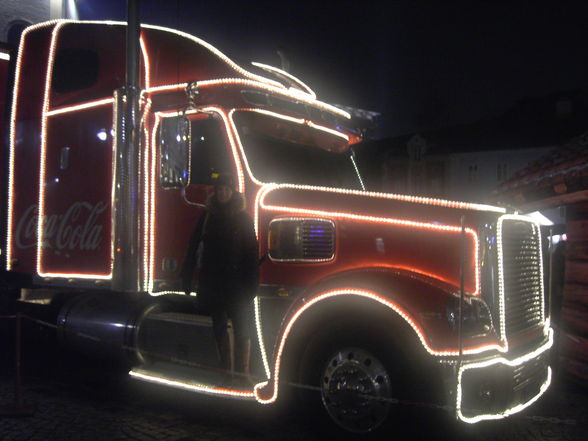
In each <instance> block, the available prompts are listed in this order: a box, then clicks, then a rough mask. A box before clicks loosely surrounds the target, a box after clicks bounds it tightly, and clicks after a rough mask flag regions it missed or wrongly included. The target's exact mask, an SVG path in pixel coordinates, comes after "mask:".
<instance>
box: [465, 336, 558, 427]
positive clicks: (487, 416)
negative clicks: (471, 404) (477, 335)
mask: <svg viewBox="0 0 588 441" xmlns="http://www.w3.org/2000/svg"><path fill="white" fill-rule="evenodd" d="M551 346H553V329H549V334H548V341H547V342H546V343H545V344H543V345H541V346H540V347H538V348H537V349H535V350H534V351H531V352H529V353H527V354H525V355H523V356H521V357H519V358H516V359H514V360H508V359H506V358H504V357H498V358H494V359H492V360H486V361H480V362H475V363H466V364H462V365H461V366H460V368H459V371H458V375H457V390H456V414H457V416H458V418H459V419H460V420H462V421H464V422H466V423H469V424H474V423H477V422H479V421H482V420H497V419H502V418H505V417H507V416H509V415H512V414H515V413H517V412H520V411H522V410H524V409H526V408H527V407H529V406H530V405H531V404H533V403H534V402H535V401H537V400H538V399H539V397H541V395H543V393H544V392H545V391H546V390H547V389H548V388H549V385H550V384H551V367H549V366H547V378H546V380H545V382H544V383H543V385H542V386H541V388H540V390H539V393H538V394H537V395H535V396H534V397H533V398H531V399H530V400H529V401H527V402H526V403H521V404H518V405H516V406H513V407H511V408H509V409H506V410H505V411H503V412H500V413H496V414H483V415H478V416H475V417H466V416H464V415H463V413H462V412H461V399H462V385H461V383H462V376H463V373H464V371H466V370H469V369H480V368H486V367H488V366H492V365H494V364H499V363H500V364H505V365H507V366H510V367H514V366H519V365H521V364H523V363H525V362H527V361H529V360H531V359H533V358H536V357H538V356H540V355H541V354H543V353H544V352H545V351H547V350H548V349H549V348H551Z"/></svg>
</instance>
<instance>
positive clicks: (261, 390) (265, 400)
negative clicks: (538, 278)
mask: <svg viewBox="0 0 588 441" xmlns="http://www.w3.org/2000/svg"><path fill="white" fill-rule="evenodd" d="M338 296H358V297H363V298H366V299H370V300H374V301H376V302H378V303H380V304H382V305H384V306H386V307H388V308H390V309H391V310H393V311H394V312H396V313H397V314H398V315H399V316H400V317H402V318H403V319H404V320H405V321H406V322H407V323H408V325H409V326H410V327H411V328H412V329H413V330H414V332H415V333H416V335H417V337H418V339H419V341H420V342H421V344H422V346H423V347H424V348H425V350H426V351H427V352H428V353H429V354H430V355H433V356H437V357H448V356H458V355H459V351H458V350H457V349H449V350H439V349H434V348H433V347H432V346H431V345H430V344H429V343H428V342H427V340H426V336H425V333H424V332H423V330H422V329H421V327H420V326H419V325H418V324H417V322H416V320H414V319H413V318H412V316H411V315H410V314H409V313H408V312H406V311H405V310H404V309H403V308H401V307H400V306H399V305H398V304H396V303H394V302H393V301H391V300H390V299H387V298H385V297H382V296H380V295H378V294H377V293H374V292H371V291H367V290H362V289H357V288H341V289H335V290H331V291H326V292H323V293H321V294H318V295H316V296H315V297H313V298H312V299H310V300H308V301H307V302H306V303H304V304H303V305H302V306H301V307H300V308H298V309H297V310H296V311H295V312H294V313H293V314H292V315H291V317H290V318H289V319H288V320H287V324H286V326H285V327H284V328H283V331H282V333H281V335H280V337H279V343H278V345H277V346H276V347H277V351H276V355H275V358H274V370H273V376H272V378H271V380H270V381H264V382H261V383H258V384H257V385H255V388H254V392H255V397H256V399H257V401H258V402H260V403H262V404H271V403H274V402H275V401H276V400H277V398H278V385H279V377H280V368H281V362H282V355H283V351H284V347H285V345H286V341H287V339H288V336H289V334H290V332H291V331H292V328H293V327H294V325H295V323H296V322H297V321H298V319H299V318H300V316H301V315H302V314H303V313H304V312H305V311H307V310H308V309H309V308H310V307H312V306H314V305H315V304H317V303H319V302H321V301H323V300H326V299H329V298H333V297H338ZM490 350H498V351H503V350H504V348H503V347H501V346H499V345H497V344H487V345H480V346H473V347H468V348H465V349H463V354H466V355H474V354H480V353H482V352H485V351H490ZM270 386H271V390H270V396H269V397H264V396H263V395H264V394H265V393H267V392H268V390H267V388H268V387H270Z"/></svg>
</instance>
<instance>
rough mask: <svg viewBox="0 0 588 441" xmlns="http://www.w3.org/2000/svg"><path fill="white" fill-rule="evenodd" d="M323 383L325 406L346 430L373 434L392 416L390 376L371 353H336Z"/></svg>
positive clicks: (351, 349) (351, 350) (353, 350)
mask: <svg viewBox="0 0 588 441" xmlns="http://www.w3.org/2000/svg"><path fill="white" fill-rule="evenodd" d="M321 378H322V380H321V395H322V400H323V405H324V406H325V409H326V410H327V412H328V414H329V416H330V417H331V418H332V419H333V420H334V421H335V422H336V423H337V424H338V425H339V426H341V427H342V428H343V429H345V430H349V431H352V432H370V431H372V430H374V429H376V428H377V427H378V426H379V425H380V424H382V422H383V421H384V420H385V419H386V417H387V416H388V411H389V407H390V402H389V401H387V400H386V399H387V398H389V397H390V377H389V374H388V371H387V370H386V368H385V366H384V365H383V364H382V362H380V361H379V360H378V359H377V358H376V357H374V356H373V355H372V354H371V353H369V352H368V351H366V350H364V349H361V348H355V347H349V348H344V349H342V350H339V351H337V352H336V353H334V354H333V355H332V356H331V357H330V358H329V360H328V362H327V364H326V365H325V366H324V368H323V371H322V377H321Z"/></svg>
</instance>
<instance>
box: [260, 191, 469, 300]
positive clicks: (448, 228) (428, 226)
mask: <svg viewBox="0 0 588 441" xmlns="http://www.w3.org/2000/svg"><path fill="white" fill-rule="evenodd" d="M278 187H279V186H276V187H273V188H271V189H270V190H268V191H266V192H264V193H263V195H262V196H261V197H260V198H259V207H260V208H263V209H264V210H266V211H279V212H287V213H294V214H298V215H310V216H320V217H327V218H337V219H346V220H351V221H361V222H373V223H380V224H389V225H396V226H401V227H409V228H419V229H425V230H433V231H443V232H451V233H458V234H461V231H462V227H461V226H452V225H441V224H432V223H427V222H417V221H411V220H405V219H394V218H386V217H376V216H364V215H360V214H354V213H344V212H330V211H322V210H310V209H306V208H296V207H286V206H279V205H266V204H265V198H266V197H267V195H268V193H269V192H270V191H272V190H275V189H276V188H278ZM256 208H257V207H256ZM465 233H466V234H468V235H469V236H470V237H471V238H472V240H473V242H474V247H473V248H474V249H473V255H474V256H473V257H474V259H473V262H474V265H473V266H474V279H475V280H474V284H475V287H476V289H475V291H474V292H473V293H471V294H472V295H473V296H479V295H480V264H479V239H478V234H477V233H476V231H475V230H474V229H472V228H470V227H466V228H465ZM436 278H438V277H436Z"/></svg>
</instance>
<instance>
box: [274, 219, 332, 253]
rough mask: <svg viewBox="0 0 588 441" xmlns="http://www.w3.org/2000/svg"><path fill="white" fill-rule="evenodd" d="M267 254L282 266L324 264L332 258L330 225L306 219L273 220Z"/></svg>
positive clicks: (321, 220) (327, 222) (322, 220)
mask: <svg viewBox="0 0 588 441" xmlns="http://www.w3.org/2000/svg"><path fill="white" fill-rule="evenodd" d="M269 254H270V258H271V259H272V260H276V261H282V262H325V261H328V260H332V259H333V258H334V257H335V224H334V223H333V221H330V220H324V219H309V218H284V219H275V220H273V221H272V222H271V223H270V229H269Z"/></svg>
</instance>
